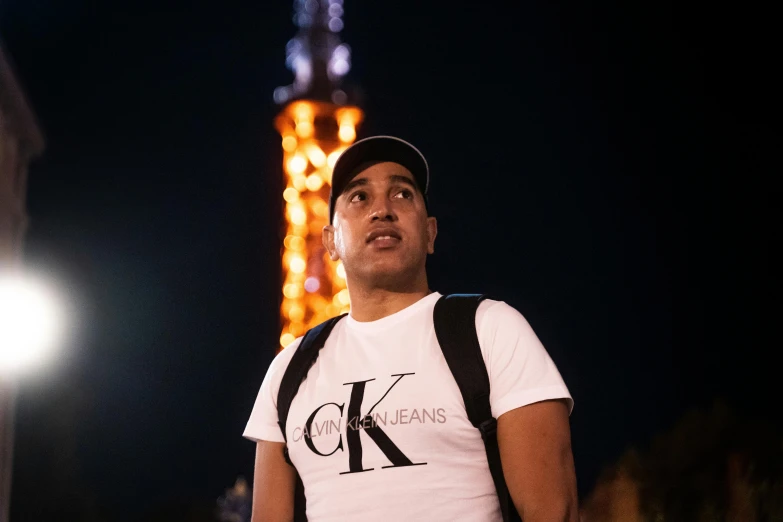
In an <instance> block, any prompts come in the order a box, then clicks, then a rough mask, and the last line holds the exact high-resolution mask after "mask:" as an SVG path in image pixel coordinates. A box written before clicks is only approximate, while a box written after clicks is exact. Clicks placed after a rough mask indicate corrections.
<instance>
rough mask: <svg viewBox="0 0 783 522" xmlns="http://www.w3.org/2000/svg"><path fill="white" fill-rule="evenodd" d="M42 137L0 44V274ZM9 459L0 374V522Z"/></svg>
mask: <svg viewBox="0 0 783 522" xmlns="http://www.w3.org/2000/svg"><path fill="white" fill-rule="evenodd" d="M43 148H44V140H43V135H42V134H41V131H40V129H39V128H38V125H37V124H36V121H35V116H34V115H33V111H32V110H31V108H30V105H29V104H28V103H27V100H26V99H25V96H24V94H23V92H22V89H21V87H20V86H19V82H18V81H17V80H16V77H15V75H14V72H13V68H12V66H11V64H10V62H9V60H8V58H7V56H6V54H5V50H4V48H3V45H2V43H0V273H1V272H3V271H6V270H11V269H14V268H15V267H18V266H19V265H20V264H21V260H22V244H23V240H24V234H25V230H26V229H27V210H26V193H27V166H28V164H29V163H30V160H32V159H33V158H34V157H35V156H37V155H39V154H40V153H41V152H42V151H43ZM12 457H13V389H12V387H11V383H9V382H6V381H4V380H3V377H2V375H0V522H7V520H8V506H9V501H10V493H11V491H10V490H11V465H12Z"/></svg>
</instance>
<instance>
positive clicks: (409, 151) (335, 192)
mask: <svg viewBox="0 0 783 522" xmlns="http://www.w3.org/2000/svg"><path fill="white" fill-rule="evenodd" d="M380 161H393V162H394V163H399V164H400V165H402V166H403V167H405V168H406V169H408V170H409V171H411V174H413V179H414V181H416V185H417V186H418V188H419V191H420V192H421V193H422V195H423V196H424V205H425V207H426V206H427V188H428V187H429V184H430V169H429V166H427V160H426V159H424V155H423V154H422V153H421V152H419V149H417V148H416V147H414V146H413V145H411V144H410V143H408V142H407V141H405V140H401V139H400V138H395V137H394V136H371V137H369V138H364V139H362V140H359V141H357V142H356V143H354V144H353V145H351V146H350V147H348V148H347V149H345V151H344V152H343V153H342V154H341V155H340V157H339V158H337V162H335V164H334V169H333V170H332V188H331V192H330V193H329V223H331V222H332V218H333V217H334V205H335V202H336V201H337V198H338V197H340V194H342V193H343V189H344V188H345V186H346V185H347V184H348V182H349V181H351V180H352V179H353V178H354V177H355V176H356V175H357V174H358V173H359V172H361V171H362V170H364V169H365V168H367V167H368V166H369V164H372V163H378V162H380Z"/></svg>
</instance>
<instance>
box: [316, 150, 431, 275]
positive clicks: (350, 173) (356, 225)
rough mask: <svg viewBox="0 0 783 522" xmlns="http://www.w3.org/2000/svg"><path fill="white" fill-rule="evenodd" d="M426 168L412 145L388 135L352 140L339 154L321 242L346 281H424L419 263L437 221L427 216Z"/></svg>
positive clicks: (425, 164) (422, 267)
mask: <svg viewBox="0 0 783 522" xmlns="http://www.w3.org/2000/svg"><path fill="white" fill-rule="evenodd" d="M428 184H429V169H428V167H427V162H426V160H425V159H424V156H423V155H422V154H421V153H420V152H419V151H418V150H417V149H416V148H415V147H414V146H413V145H411V144H409V143H407V142H405V141H403V140H400V139H398V138H393V137H390V136H377V137H373V138H367V139H364V140H361V141H358V142H356V143H354V144H353V145H352V146H351V147H349V148H348V149H347V150H346V151H345V152H344V153H343V154H342V155H341V156H340V158H338V160H337V162H336V164H335V167H334V171H333V174H332V192H331V194H330V198H329V216H330V225H328V226H327V227H325V228H324V232H323V242H324V246H325V247H326V249H327V250H328V252H329V255H330V257H331V258H332V259H333V260H338V259H339V260H341V261H342V263H343V265H344V267H345V270H346V274H347V276H348V280H349V284H351V283H358V282H361V284H364V285H369V286H379V287H385V288H399V289H403V288H407V287H410V285H412V284H413V285H416V284H418V285H420V284H422V282H424V284H426V273H425V270H424V265H425V261H426V257H427V254H428V253H432V252H433V249H434V242H435V236H436V234H437V223H436V221H435V218H433V217H430V216H428V212H427V200H426V192H427V187H428Z"/></svg>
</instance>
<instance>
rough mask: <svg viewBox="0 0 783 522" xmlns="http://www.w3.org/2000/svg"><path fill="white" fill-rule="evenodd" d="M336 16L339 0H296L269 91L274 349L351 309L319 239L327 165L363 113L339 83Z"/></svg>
mask: <svg viewBox="0 0 783 522" xmlns="http://www.w3.org/2000/svg"><path fill="white" fill-rule="evenodd" d="M342 15H343V2H342V0H295V2H294V23H295V24H296V25H297V26H298V27H299V31H298V33H297V35H296V37H294V38H293V39H292V40H291V41H289V42H288V45H287V46H286V64H287V65H288V67H289V68H290V69H291V70H292V71H293V72H294V75H295V79H294V83H293V84H292V85H289V86H285V87H278V88H277V89H275V93H274V97H275V101H276V102H277V103H278V104H280V105H282V106H283V107H282V110H281V111H280V113H279V114H278V116H277V118H276V119H275V127H276V128H277V130H278V132H280V135H281V136H282V146H283V170H284V171H285V181H286V183H285V190H284V191H283V198H284V200H285V228H286V230H285V239H284V240H283V250H282V266H283V288H282V292H283V298H282V304H281V307H280V313H281V317H282V331H281V334H280V346H281V348H283V347H285V346H287V345H288V344H290V343H291V342H292V341H293V340H294V339H296V338H297V337H299V336H301V335H303V334H304V333H305V332H306V331H307V330H308V329H309V328H311V327H313V326H315V325H317V324H319V323H321V322H323V321H324V320H326V319H328V318H329V317H333V316H335V315H337V314H340V313H343V312H347V311H348V310H349V307H350V302H349V299H348V290H347V289H346V285H345V272H344V270H343V268H342V266H341V265H340V264H339V263H334V262H332V261H331V259H329V256H328V254H327V252H326V250H325V249H324V247H323V245H322V243H321V230H322V229H323V227H324V226H325V225H327V224H328V222H329V187H330V183H331V179H332V168H333V167H334V163H335V161H336V160H337V157H338V156H339V155H340V153H341V152H342V151H343V150H345V148H346V147H347V146H348V145H350V144H351V143H353V141H354V140H355V139H356V127H357V125H358V124H359V123H360V122H361V121H362V117H363V114H362V111H361V110H360V109H359V108H358V107H355V106H352V105H349V104H348V96H347V94H346V93H345V91H343V90H342V89H341V83H342V77H343V76H344V75H345V74H346V73H347V72H348V70H349V69H350V49H349V48H348V46H347V45H345V44H343V43H341V41H340V37H339V36H338V35H339V32H340V31H341V30H342V27H343V22H342Z"/></svg>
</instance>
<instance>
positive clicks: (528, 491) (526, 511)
mask: <svg viewBox="0 0 783 522" xmlns="http://www.w3.org/2000/svg"><path fill="white" fill-rule="evenodd" d="M498 444H499V446H500V460H501V462H502V464H503V475H504V477H505V479H506V484H507V485H508V490H509V492H510V493H511V499H512V500H513V501H514V505H515V506H516V508H517V511H518V512H519V514H520V515H521V516H522V520H524V521H525V522H538V521H547V522H555V521H557V522H577V521H578V520H579V513H578V506H577V502H578V501H577V494H576V473H575V471H574V457H573V454H572V453H571V429H570V426H569V424H568V405H567V404H566V401H565V400H547V401H542V402H537V403H533V404H528V405H527V406H522V407H520V408H516V409H514V410H511V411H508V412H506V413H504V414H503V415H501V416H500V417H499V418H498Z"/></svg>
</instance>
